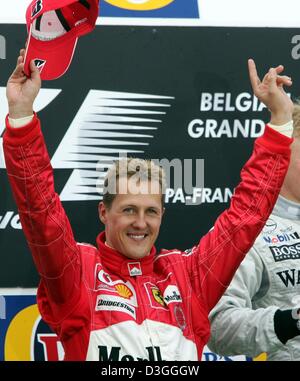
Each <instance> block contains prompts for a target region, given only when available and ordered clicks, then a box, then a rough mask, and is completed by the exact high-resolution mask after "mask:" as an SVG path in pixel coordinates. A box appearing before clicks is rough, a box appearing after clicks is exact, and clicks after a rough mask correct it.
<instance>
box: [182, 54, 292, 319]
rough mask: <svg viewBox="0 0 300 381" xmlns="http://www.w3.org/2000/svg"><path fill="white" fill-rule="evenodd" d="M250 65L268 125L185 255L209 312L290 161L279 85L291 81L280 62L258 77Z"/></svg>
mask: <svg viewBox="0 0 300 381" xmlns="http://www.w3.org/2000/svg"><path fill="white" fill-rule="evenodd" d="M248 65H249V75H250V81H251V84H252V87H253V91H254V93H255V95H256V96H257V97H258V98H259V99H260V100H261V101H262V102H264V103H265V105H266V106H267V107H268V109H269V110H270V111H271V122H272V125H271V127H270V126H267V127H266V129H265V133H264V135H263V136H262V137H260V138H258V139H257V140H256V142H255V146H254V151H253V154H252V156H251V158H250V159H249V161H248V162H247V163H246V164H245V166H244V168H243V170H242V172H241V180H242V181H241V182H240V184H239V185H238V187H237V188H236V190H235V193H234V195H233V197H232V200H231V204H230V207H229V208H228V209H227V210H226V211H225V212H223V213H222V214H221V215H220V216H219V218H218V219H217V221H216V223H215V225H214V228H213V229H212V230H211V231H210V232H209V233H208V234H206V235H205V236H204V237H203V238H202V239H201V240H200V242H199V244H198V246H196V247H195V248H194V249H193V250H192V251H191V254H190V255H188V256H187V257H186V260H187V262H188V268H189V269H190V277H191V281H192V285H193V288H194V290H195V292H196V293H197V295H198V296H199V298H201V299H204V300H203V302H204V304H206V306H207V310H208V312H209V311H210V310H211V309H212V308H213V307H214V305H215V304H216V303H217V301H218V300H219V298H220V297H221V296H222V294H223V293H224V291H225V289H226V287H227V286H228V285H229V283H230V281H231V279H232V277H233V275H234V273H235V271H236V269H237V268H238V266H239V264H240V263H241V261H242V260H243V258H244V256H245V254H246V253H247V252H248V251H249V249H250V247H251V246H252V244H253V243H254V241H255V239H256V237H257V235H258V234H259V232H260V231H261V229H262V227H263V226H264V224H265V222H266V220H267V218H268V216H269V214H270V213H271V211H272V209H273V206H274V204H275V202H276V200H277V197H278V194H279V191H280V188H281V185H282V182H283V180H284V177H285V174H286V171H287V168H288V164H289V157H290V148H289V146H290V144H291V142H292V139H291V138H290V137H287V136H285V134H286V135H288V133H290V136H291V133H292V122H291V121H292V110H293V103H292V101H291V100H290V98H289V97H288V96H287V94H286V93H285V91H284V89H283V85H291V80H290V78H289V77H286V76H281V75H279V74H280V73H281V72H282V71H283V66H278V67H277V68H271V69H270V70H269V71H268V73H267V74H266V75H265V77H264V79H263V80H262V81H260V79H259V78H258V76H257V72H256V67H255V63H254V61H253V60H249V63H248ZM274 125H276V126H279V127H276V126H274ZM276 129H278V131H282V133H281V132H278V131H276Z"/></svg>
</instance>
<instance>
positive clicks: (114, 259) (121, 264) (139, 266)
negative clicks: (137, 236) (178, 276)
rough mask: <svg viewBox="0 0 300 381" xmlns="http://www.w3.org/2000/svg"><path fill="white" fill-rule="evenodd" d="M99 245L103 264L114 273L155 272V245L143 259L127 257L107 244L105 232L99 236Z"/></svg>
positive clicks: (145, 273)
mask: <svg viewBox="0 0 300 381" xmlns="http://www.w3.org/2000/svg"><path fill="white" fill-rule="evenodd" d="M97 246H98V249H99V253H100V256H101V262H102V265H103V266H104V267H105V268H106V269H107V270H109V271H111V272H112V273H114V274H117V275H122V276H125V277H126V276H127V277H132V276H138V275H150V274H152V273H153V261H154V256H155V253H156V249H155V247H154V246H153V247H152V249H151V252H150V254H149V255H147V256H146V257H144V258H141V259H130V258H127V257H125V256H124V255H123V254H121V253H119V252H118V251H117V250H114V249H112V248H110V247H108V246H107V245H105V232H102V233H100V234H99V235H98V237H97Z"/></svg>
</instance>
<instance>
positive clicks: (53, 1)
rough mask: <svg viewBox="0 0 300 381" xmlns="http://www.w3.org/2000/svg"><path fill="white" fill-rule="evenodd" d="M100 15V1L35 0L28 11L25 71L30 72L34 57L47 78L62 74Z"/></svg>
mask: <svg viewBox="0 0 300 381" xmlns="http://www.w3.org/2000/svg"><path fill="white" fill-rule="evenodd" d="M98 14H99V4H98V0H77V1H75V0H34V1H32V2H31V4H30V5H29V6H28V8H27V12H26V23H27V31H28V40H27V46H26V52H25V61H24V72H25V74H26V75H30V69H29V64H30V61H31V60H34V62H35V65H36V66H37V67H38V69H39V71H40V73H41V78H42V79H43V80H51V79H56V78H58V77H60V76H62V75H63V74H64V73H65V72H66V71H67V70H68V68H69V66H70V63H71V61H72V58H73V54H74V51H75V47H76V43H77V40H78V38H79V37H80V36H82V35H84V34H87V33H89V32H91V31H92V30H93V29H94V27H95V24H96V20H97V17H98Z"/></svg>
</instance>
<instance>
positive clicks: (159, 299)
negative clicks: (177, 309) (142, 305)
mask: <svg viewBox="0 0 300 381" xmlns="http://www.w3.org/2000/svg"><path fill="white" fill-rule="evenodd" d="M152 295H153V297H154V299H155V300H156V301H157V303H159V304H161V305H162V306H163V307H165V306H166V303H165V301H164V298H163V297H162V295H161V293H160V291H159V289H158V288H152Z"/></svg>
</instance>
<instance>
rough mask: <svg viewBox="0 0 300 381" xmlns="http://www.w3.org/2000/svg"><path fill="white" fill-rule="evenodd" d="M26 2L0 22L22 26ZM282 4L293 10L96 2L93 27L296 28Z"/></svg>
mask: <svg viewBox="0 0 300 381" xmlns="http://www.w3.org/2000/svg"><path fill="white" fill-rule="evenodd" d="M28 3H29V1H28V0H10V1H8V2H6V3H5V10H3V12H1V14H0V23H18V24H19V23H20V24H24V23H25V17H24V15H25V12H26V8H27V6H28ZM284 4H285V7H286V9H292V10H293V12H290V13H289V14H288V16H287V17H282V8H281V5H282V4H281V2H280V1H279V0H264V1H263V2H262V1H261V0H251V1H250V0H245V1H240V0H227V1H222V0H100V17H98V20H97V24H110V25H126V24H127V25H174V26H189V25H191V26H194V25H197V26H233V27H237V26H239V27H295V28H299V17H298V15H299V13H300V3H299V2H297V1H295V0H286V1H285V3H284ZM258 10H259V11H258ZM144 13H148V16H147V15H146V16H145V15H143V14H144ZM149 15H151V16H149ZM158 15H159V16H158ZM197 15H198V16H197Z"/></svg>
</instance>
